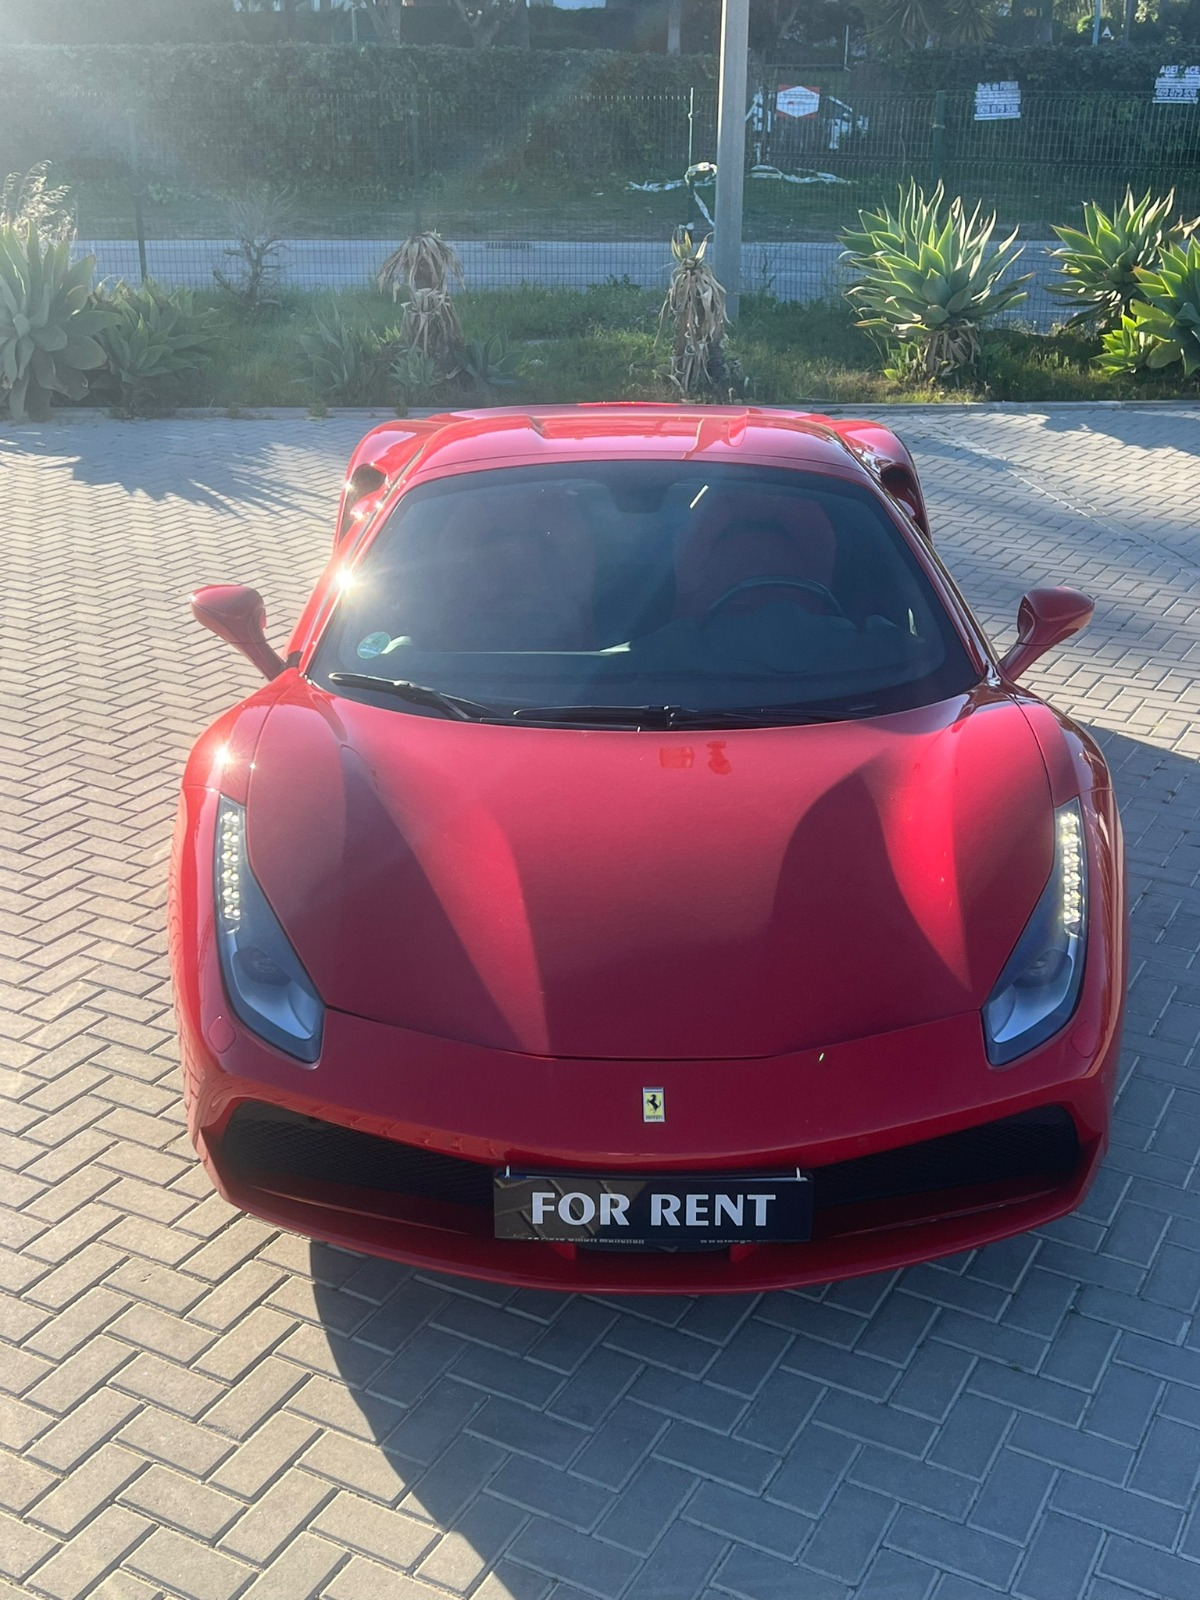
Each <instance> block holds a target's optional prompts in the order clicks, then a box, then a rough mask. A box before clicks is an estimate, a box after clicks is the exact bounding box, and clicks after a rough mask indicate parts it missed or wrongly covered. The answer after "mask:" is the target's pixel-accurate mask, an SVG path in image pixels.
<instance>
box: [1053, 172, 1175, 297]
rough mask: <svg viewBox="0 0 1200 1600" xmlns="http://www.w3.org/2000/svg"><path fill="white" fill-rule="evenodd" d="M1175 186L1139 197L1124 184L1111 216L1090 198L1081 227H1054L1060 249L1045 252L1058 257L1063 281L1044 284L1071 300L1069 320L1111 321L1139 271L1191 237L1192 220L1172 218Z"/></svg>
mask: <svg viewBox="0 0 1200 1600" xmlns="http://www.w3.org/2000/svg"><path fill="white" fill-rule="evenodd" d="M1174 209H1175V191H1174V189H1172V190H1171V191H1170V193H1169V194H1167V195H1165V196H1163V198H1162V199H1160V200H1155V199H1153V198H1152V197H1151V193H1150V190H1149V189H1147V191H1146V193H1145V194H1144V195H1143V196H1142V198H1141V199H1140V200H1135V199H1134V198H1133V190H1132V189H1128V188H1127V189H1126V191H1125V198H1124V200H1122V202H1121V204H1120V205H1119V206H1117V208H1116V210H1115V211H1114V212H1113V214H1112V216H1111V217H1110V216H1109V215H1108V214H1107V212H1105V211H1103V210H1101V208H1100V207H1099V206H1098V205H1096V204H1095V203H1094V202H1093V201H1088V202H1087V203H1086V204H1085V205H1084V208H1083V229H1082V231H1080V230H1079V229H1078V228H1057V227H1056V228H1055V230H1054V231H1055V233H1056V234H1057V235H1058V237H1059V238H1060V239H1061V240H1062V243H1063V248H1062V249H1061V250H1052V251H1051V252H1050V254H1051V255H1052V256H1053V258H1054V259H1055V260H1056V261H1058V262H1059V273H1060V276H1061V279H1062V281H1061V282H1058V283H1052V284H1050V285H1049V288H1050V292H1051V294H1058V295H1062V296H1064V298H1066V299H1068V300H1071V301H1072V302H1073V303H1074V305H1075V310H1074V312H1073V313H1072V315H1071V316H1070V317H1068V318H1067V322H1068V325H1070V324H1072V323H1079V322H1085V323H1094V324H1095V325H1096V326H1097V327H1099V328H1101V329H1105V328H1112V327H1115V326H1116V325H1117V324H1118V323H1119V322H1120V321H1121V319H1122V317H1124V316H1126V315H1127V313H1128V311H1129V308H1130V305H1131V303H1132V302H1133V301H1134V300H1136V299H1138V298H1139V296H1140V294H1141V290H1140V286H1139V283H1138V277H1137V274H1138V271H1139V269H1141V270H1153V268H1154V267H1155V265H1156V264H1157V262H1158V259H1159V257H1160V255H1161V254H1162V252H1163V250H1165V249H1166V248H1167V246H1168V245H1172V244H1178V243H1181V242H1182V241H1183V240H1184V239H1186V238H1188V237H1190V235H1191V234H1192V232H1193V231H1194V230H1195V228H1196V226H1197V221H1200V219H1196V220H1193V221H1192V222H1178V221H1176V222H1174V223H1173V222H1172V221H1171V220H1170V219H1171V213H1172V211H1173V210H1174Z"/></svg>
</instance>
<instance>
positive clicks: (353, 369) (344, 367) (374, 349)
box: [300, 305, 387, 405]
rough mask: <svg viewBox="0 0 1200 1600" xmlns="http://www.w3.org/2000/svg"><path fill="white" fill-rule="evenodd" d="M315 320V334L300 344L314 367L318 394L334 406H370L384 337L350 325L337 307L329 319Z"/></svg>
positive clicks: (309, 334) (335, 306)
mask: <svg viewBox="0 0 1200 1600" xmlns="http://www.w3.org/2000/svg"><path fill="white" fill-rule="evenodd" d="M315 321H316V332H315V333H302V334H301V335H300V345H301V348H302V349H303V351H304V353H305V355H306V356H307V357H308V359H309V362H310V363H311V365H312V376H313V383H314V385H315V386H316V390H317V393H318V394H319V395H320V397H321V398H322V399H323V400H329V401H333V402H334V403H335V404H340V405H363V404H369V403H370V402H371V400H372V398H373V391H374V388H375V385H376V383H377V381H378V376H379V366H380V352H381V349H382V347H383V345H384V344H385V342H387V341H386V339H385V337H384V336H382V335H380V334H378V333H376V332H375V331H374V330H373V329H372V328H362V327H359V326H357V325H356V324H355V323H352V322H349V321H348V320H347V319H346V318H345V317H344V316H343V314H342V311H341V308H340V307H339V306H337V305H334V306H333V307H332V309H331V310H330V312H329V314H328V316H325V317H323V316H321V315H320V314H319V313H318V315H317V317H316V319H315Z"/></svg>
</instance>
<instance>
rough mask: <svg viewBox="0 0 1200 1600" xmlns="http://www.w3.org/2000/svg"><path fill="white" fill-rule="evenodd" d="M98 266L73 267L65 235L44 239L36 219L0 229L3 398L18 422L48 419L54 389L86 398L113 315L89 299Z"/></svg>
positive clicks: (88, 260) (90, 261) (88, 259)
mask: <svg viewBox="0 0 1200 1600" xmlns="http://www.w3.org/2000/svg"><path fill="white" fill-rule="evenodd" d="M94 266H95V258H94V257H92V256H85V257H84V259H83V260H82V261H77V262H76V263H75V265H74V266H72V265H71V258H70V246H69V245H68V244H67V242H66V240H65V239H63V240H59V241H57V242H46V241H44V240H43V239H42V237H41V235H40V233H39V232H38V229H37V226H36V224H35V223H30V224H28V225H26V226H25V227H17V228H14V227H9V228H0V400H4V401H7V403H8V409H9V413H10V414H11V416H12V417H13V419H14V420H15V421H17V422H20V421H23V420H24V418H25V417H32V418H33V419H34V420H35V421H39V422H41V421H44V420H45V419H46V417H48V416H49V414H50V397H51V396H52V395H55V394H61V395H64V396H65V397H66V398H67V399H68V400H82V399H83V397H84V395H85V394H86V393H87V388H88V380H87V374H88V373H89V372H95V371H96V370H97V369H98V368H100V367H102V366H103V365H104V350H103V348H102V347H101V345H100V344H99V343H98V342H97V338H96V335H97V334H102V333H103V332H104V330H105V329H106V328H107V327H108V326H109V325H110V323H111V322H112V321H113V320H114V319H113V316H112V313H111V312H108V311H105V310H101V309H96V308H95V307H94V306H91V305H90V304H89V301H90V298H91V289H92V269H93V267H94Z"/></svg>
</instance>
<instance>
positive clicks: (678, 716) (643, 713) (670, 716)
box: [511, 706, 840, 731]
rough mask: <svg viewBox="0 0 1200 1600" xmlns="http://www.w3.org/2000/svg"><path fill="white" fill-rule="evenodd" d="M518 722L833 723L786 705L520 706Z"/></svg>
mask: <svg viewBox="0 0 1200 1600" xmlns="http://www.w3.org/2000/svg"><path fill="white" fill-rule="evenodd" d="M511 715H512V718H513V720H514V721H519V722H578V723H585V724H586V723H596V724H600V725H602V726H605V727H609V726H613V727H622V728H629V727H633V728H664V729H666V730H668V731H670V730H671V729H674V728H761V727H772V726H777V725H778V724H779V723H781V722H835V721H839V720H840V718H835V717H828V716H824V715H821V714H820V713H818V714H817V715H815V716H797V715H795V714H794V713H793V712H792V711H791V708H785V714H784V715H783V716H782V717H781V716H778V715H776V714H775V713H774V712H773V711H771V710H769V709H768V708H766V707H764V708H763V709H762V710H759V709H758V708H757V707H754V708H752V709H749V710H745V711H736V710H735V711H702V710H700V709H699V708H698V707H695V706H520V707H519V708H518V709H517V710H516V711H513V712H512V713H511Z"/></svg>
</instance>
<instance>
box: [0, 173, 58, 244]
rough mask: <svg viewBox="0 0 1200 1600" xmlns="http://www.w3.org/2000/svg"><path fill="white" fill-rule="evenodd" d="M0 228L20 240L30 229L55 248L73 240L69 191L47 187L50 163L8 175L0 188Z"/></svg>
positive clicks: (49, 185) (27, 235)
mask: <svg viewBox="0 0 1200 1600" xmlns="http://www.w3.org/2000/svg"><path fill="white" fill-rule="evenodd" d="M0 228H12V229H14V230H15V231H16V232H18V233H19V234H20V235H21V237H22V238H23V239H27V238H28V237H29V232H30V229H31V228H32V229H33V230H34V231H35V232H36V233H38V234H39V235H40V237H41V238H43V239H46V240H49V241H50V242H51V243H54V244H57V243H59V242H60V241H61V240H63V239H73V238H74V237H75V218H74V216H73V214H72V209H71V191H70V189H69V188H67V186H66V185H65V184H60V185H59V186H58V187H54V186H52V185H51V183H50V163H49V162H48V161H38V162H37V163H35V165H34V166H32V167H30V169H29V171H28V172H10V173H9V174H8V176H7V177H6V178H5V180H4V182H3V184H0Z"/></svg>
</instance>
